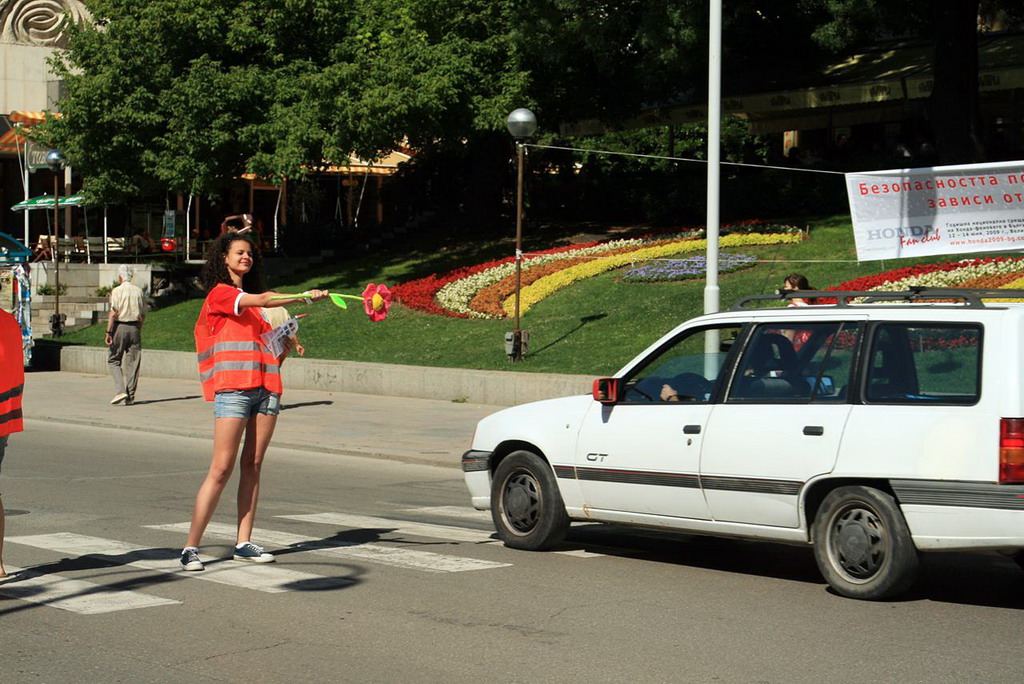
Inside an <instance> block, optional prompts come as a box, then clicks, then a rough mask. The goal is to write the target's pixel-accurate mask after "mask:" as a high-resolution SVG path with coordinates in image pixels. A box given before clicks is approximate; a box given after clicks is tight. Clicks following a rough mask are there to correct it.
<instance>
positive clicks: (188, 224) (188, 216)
mask: <svg viewBox="0 0 1024 684" xmlns="http://www.w3.org/2000/svg"><path fill="white" fill-rule="evenodd" d="M196 246H197V247H198V246H199V245H196ZM191 252H192V193H189V195H188V206H187V207H185V261H188V260H189V259H191V258H192V254H191Z"/></svg>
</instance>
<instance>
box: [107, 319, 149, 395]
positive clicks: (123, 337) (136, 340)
mask: <svg viewBox="0 0 1024 684" xmlns="http://www.w3.org/2000/svg"><path fill="white" fill-rule="evenodd" d="M112 337H113V343H112V344H111V345H110V352H109V354H108V355H107V367H108V368H109V369H110V374H111V375H112V376H113V377H114V393H115V394H120V393H121V392H124V393H125V394H127V395H128V398H129V399H133V400H134V399H135V388H136V387H137V386H138V384H139V367H140V366H141V365H142V330H141V329H140V328H139V326H137V325H129V324H126V323H118V324H117V327H115V328H114V334H113V336H112Z"/></svg>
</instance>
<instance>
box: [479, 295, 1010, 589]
mask: <svg viewBox="0 0 1024 684" xmlns="http://www.w3.org/2000/svg"><path fill="white" fill-rule="evenodd" d="M799 295H800V296H801V297H809V296H810V297H814V296H817V297H818V301H819V302H827V301H831V302H834V303H832V304H819V305H816V306H800V307H795V306H789V307H780V306H774V307H771V308H765V300H768V299H773V300H776V302H778V301H779V300H786V299H787V298H789V297H791V296H793V294H785V293H784V294H780V295H764V296H757V297H750V298H748V299H746V300H743V301H742V302H740V303H739V304H737V305H736V306H735V307H734V308H733V309H732V310H730V311H726V312H722V313H716V314H710V315H705V316H701V317H699V318H695V319H693V320H690V321H688V322H686V323H684V324H682V325H680V326H679V327H677V328H676V329H675V330H672V331H671V332H670V333H668V334H667V335H665V336H664V337H662V338H661V339H660V340H658V341H657V342H655V343H654V344H653V345H651V346H650V347H649V348H648V349H647V350H646V351H644V352H643V353H642V354H640V355H639V356H637V357H636V358H635V359H634V360H633V361H631V362H630V363H628V364H627V365H626V366H625V367H623V368H622V370H621V371H619V372H618V373H617V374H616V375H615V377H612V378H601V379H598V380H595V382H594V391H593V396H574V397H565V398H562V399H553V400H548V401H540V402H535V403H532V404H525V405H522V406H516V407H513V408H509V409H505V410H502V411H499V412H497V413H495V414H493V415H491V416H489V417H487V418H485V419H484V420H482V421H480V423H479V425H478V426H477V429H476V435H475V436H474V438H473V444H472V449H471V450H469V451H467V452H466V453H465V455H464V456H463V458H462V468H463V471H464V473H465V480H466V485H467V486H468V488H469V492H470V495H471V497H472V503H473V506H474V507H476V508H478V509H480V510H487V509H490V510H491V513H492V518H493V520H494V524H495V527H496V528H497V531H498V534H499V536H500V537H501V539H502V540H503V541H504V542H505V544H506V545H508V546H510V547H514V548H518V549H527V550H543V549H548V548H550V547H552V546H554V545H556V544H558V543H559V542H560V541H561V539H562V538H563V536H564V535H565V533H566V531H567V529H568V527H569V525H570V523H571V521H574V520H576V521H588V522H594V521H597V522H605V523H614V524H616V525H626V526H637V527H645V528H659V529H663V530H664V529H667V530H677V531H680V532H686V533H690V534H706V535H715V536H732V537H746V538H755V539H763V540H774V541H779V542H786V543H792V544H812V545H813V546H814V553H815V558H816V560H817V564H818V567H819V569H820V571H821V573H822V575H824V577H825V579H826V580H827V581H828V583H829V584H830V585H831V586H832V587H833V588H834V590H835V591H837V592H839V593H840V594H843V595H845V596H849V597H853V598H860V599H883V598H888V597H892V596H895V595H897V594H899V593H901V592H903V591H905V590H906V589H908V588H909V587H910V586H911V584H912V583H913V582H914V579H915V577H916V574H917V571H918V565H919V553H920V552H928V551H977V552H981V551H991V552H1000V553H1004V554H1008V555H1012V556H1013V557H1014V558H1015V559H1016V560H1017V561H1018V563H1021V562H1024V553H1022V550H1024V386H1022V382H1021V378H1022V377H1024V304H1018V303H1014V302H1008V301H1005V300H1001V299H998V298H1000V297H1001V298H1006V297H1007V296H1011V297H1016V298H1024V293H1022V292H1020V291H1017V292H1011V293H1008V292H1007V291H1005V290H1004V291H998V290H996V291H978V290H924V289H922V290H914V291H910V292H902V293H879V292H870V293H867V292H844V293H836V292H819V293H807V292H801V293H799ZM823 298H831V299H823Z"/></svg>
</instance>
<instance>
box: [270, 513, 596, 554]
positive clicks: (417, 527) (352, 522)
mask: <svg viewBox="0 0 1024 684" xmlns="http://www.w3.org/2000/svg"><path fill="white" fill-rule="evenodd" d="M277 517H278V518H285V519H287V520H299V521H302V522H311V523H321V524H324V525H341V526H343V527H355V528H362V529H367V528H368V529H378V528H383V529H386V530H388V531H389V532H391V533H392V534H409V535H414V536H418V537H430V538H431V539H446V540H448V541H456V542H469V543H471V544H482V543H493V542H498V538H497V536H496V535H495V533H494V532H484V531H482V530H474V529H470V528H468V527H456V526H454V525H434V524H432V523H421V522H413V521H409V520H392V519H391V518H377V517H374V516H369V515H355V514H352V513H309V514H304V515H279V516H277ZM551 553H556V554H558V555H560V556H572V557H574V558H603V557H604V554H602V553H593V552H592V551H585V550H584V549H569V550H565V551H552V552H551Z"/></svg>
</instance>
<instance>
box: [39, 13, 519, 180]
mask: <svg viewBox="0 0 1024 684" xmlns="http://www.w3.org/2000/svg"><path fill="white" fill-rule="evenodd" d="M88 6H89V9H90V11H91V13H92V16H93V18H94V23H93V24H92V25H90V26H86V27H84V28H81V29H78V30H72V31H71V40H70V48H69V50H68V52H67V53H66V54H65V55H63V57H62V58H61V59H59V60H58V61H57V62H56V63H55V69H56V70H57V72H58V74H59V75H60V76H61V77H62V78H63V79H64V81H65V85H66V92H67V94H66V97H65V99H64V100H63V101H62V103H61V108H62V111H63V112H64V114H65V116H64V117H63V118H62V119H60V120H56V121H51V122H49V123H48V125H47V130H46V134H47V135H48V136H49V137H50V139H51V140H52V141H53V142H54V143H55V144H57V145H59V146H60V147H61V148H62V149H64V150H65V154H66V156H67V157H68V159H69V160H70V161H71V163H73V164H74V165H75V166H76V168H78V169H79V170H80V171H81V172H82V174H83V175H84V176H85V177H86V179H87V185H86V191H87V192H88V193H90V194H92V195H93V196H94V197H96V198H98V199H104V200H117V199H119V198H122V197H125V196H132V195H137V194H140V193H147V192H154V191H160V190H166V189H171V190H176V191H181V192H193V193H211V192H214V191H216V189H217V188H218V187H219V185H220V184H221V183H223V181H225V180H227V179H230V178H232V177H237V176H238V175H240V174H242V173H245V172H249V173H255V174H257V175H259V176H261V177H270V178H282V177H296V176H298V175H300V174H301V173H303V172H304V169H306V168H308V167H310V166H315V165H318V164H320V163H322V162H327V163H339V162H344V161H346V159H347V158H348V156H349V155H350V154H352V153H356V154H358V155H360V156H362V157H364V158H371V159H372V158H374V157H375V156H376V155H379V154H381V153H382V152H385V151H387V150H389V149H393V148H394V147H395V146H397V145H399V144H401V143H403V142H405V141H406V140H408V141H409V142H410V143H411V144H413V145H429V144H436V143H437V142H438V141H444V140H452V139H459V138H460V137H461V138H464V137H465V136H466V135H467V132H469V131H473V130H494V129H496V128H498V127H500V126H501V125H503V118H501V117H500V116H499V113H501V112H504V111H506V110H507V109H508V108H509V106H510V103H511V102H514V101H519V100H521V99H523V98H522V92H523V91H524V90H525V85H526V80H525V77H524V76H523V74H521V73H520V72H518V71H517V70H516V69H515V68H514V64H513V63H512V60H513V58H514V54H515V50H514V49H513V47H512V45H511V44H510V31H509V30H508V21H509V14H508V11H507V7H508V3H490V2H486V1H485V0H450V1H449V2H444V3H436V2H429V1H427V0H354V1H347V2H342V1H341V0H247V1H243V2H229V1H228V0H149V1H148V2H136V1H135V0H93V1H92V2H90V3H89V4H88Z"/></svg>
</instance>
